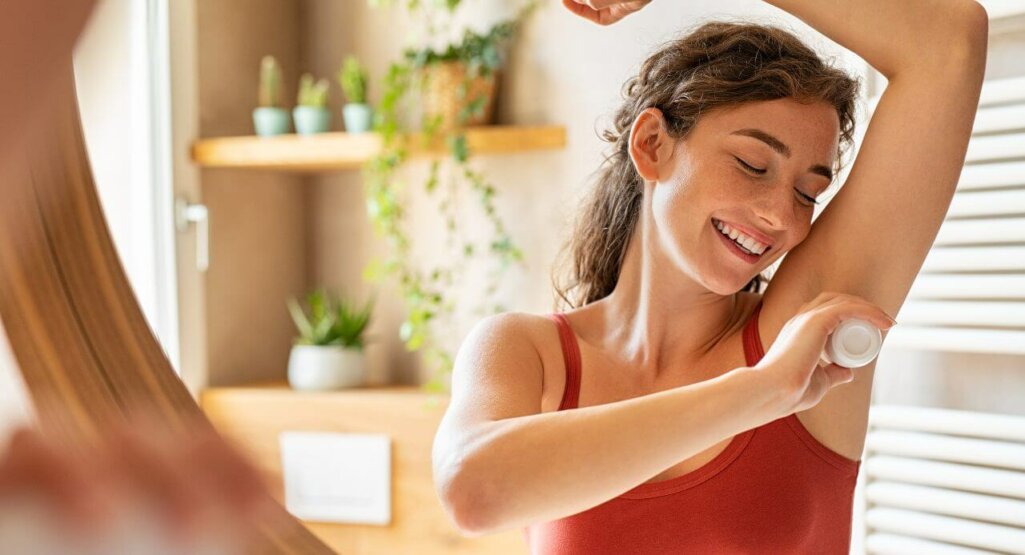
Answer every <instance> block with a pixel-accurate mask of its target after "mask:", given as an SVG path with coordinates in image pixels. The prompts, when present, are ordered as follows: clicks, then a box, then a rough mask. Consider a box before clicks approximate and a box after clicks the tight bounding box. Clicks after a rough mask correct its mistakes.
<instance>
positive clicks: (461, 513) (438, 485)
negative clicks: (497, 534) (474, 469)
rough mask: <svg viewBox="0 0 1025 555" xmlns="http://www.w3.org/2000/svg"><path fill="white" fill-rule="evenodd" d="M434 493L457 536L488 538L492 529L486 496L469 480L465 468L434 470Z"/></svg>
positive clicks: (477, 484)
mask: <svg viewBox="0 0 1025 555" xmlns="http://www.w3.org/2000/svg"><path fill="white" fill-rule="evenodd" d="M434 484H435V492H436V494H437V496H438V499H439V500H440V501H441V505H442V508H443V509H444V510H445V513H446V514H447V515H448V517H449V520H450V521H451V522H452V524H453V525H455V528H456V529H457V530H458V531H459V533H460V534H461V535H462V536H464V537H467V538H476V537H480V536H484V535H487V534H490V533H492V532H493V530H494V529H495V527H494V522H493V519H492V518H491V515H492V514H493V512H492V511H491V510H490V506H491V503H489V502H488V499H489V497H490V496H489V495H488V494H487V490H486V488H484V487H481V486H480V485H479V484H480V480H476V479H474V478H473V476H472V474H471V473H470V472H468V471H467V469H466V468H465V464H461V465H459V468H453V466H452V465H442V466H441V467H436V470H435V473H434Z"/></svg>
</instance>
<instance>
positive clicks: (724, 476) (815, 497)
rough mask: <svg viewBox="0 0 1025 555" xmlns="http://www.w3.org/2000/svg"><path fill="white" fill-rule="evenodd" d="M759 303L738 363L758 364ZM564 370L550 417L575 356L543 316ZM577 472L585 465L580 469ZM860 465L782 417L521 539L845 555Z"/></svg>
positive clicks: (597, 548) (571, 339) (562, 324)
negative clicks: (683, 467)
mask: <svg viewBox="0 0 1025 555" xmlns="http://www.w3.org/2000/svg"><path fill="white" fill-rule="evenodd" d="M760 311H761V301H760V300H759V301H758V305H757V306H756V307H755V309H754V312H753V314H752V315H751V317H750V318H749V320H748V322H747V323H746V324H745V326H744V332H743V334H744V335H743V339H744V354H745V357H746V359H747V364H748V365H750V366H753V365H754V364H756V363H757V362H758V361H759V360H761V358H762V356H764V354H765V353H764V350H763V348H762V343H761V339H760V338H759V336H758V313H759V312H760ZM551 318H552V319H553V320H555V322H556V324H557V326H558V328H559V336H560V339H561V341H562V351H563V356H564V357H565V360H566V372H567V375H566V389H565V391H564V392H563V396H562V403H561V405H560V406H559V409H558V410H566V409H573V408H576V407H577V399H578V395H579V393H580V348H579V345H578V344H577V342H576V336H575V334H574V333H573V330H572V329H571V328H570V326H569V322H568V321H567V320H566V318H565V316H564V315H562V314H552V315H551ZM584 464H586V463H584ZM860 466H861V461H860V460H852V459H848V458H847V457H844V456H842V455H840V454H839V453H837V452H835V451H833V450H831V449H829V448H828V447H826V446H825V445H823V444H822V443H820V442H819V441H818V440H817V439H815V437H814V436H812V435H811V433H809V432H808V430H807V429H806V428H805V427H804V425H803V424H801V421H800V420H798V419H797V415H796V414H791V415H789V416H786V417H784V418H780V419H778V420H775V421H773V422H769V423H768V424H764V425H762V426H759V427H757V428H754V429H751V430H747V431H745V432H742V433H740V434H737V435H735V436H734V437H733V439H732V440H731V441H730V443H729V444H728V446H727V447H726V449H725V450H723V451H722V452H721V453H720V454H719V455H717V456H716V457H715V458H714V459H712V460H711V461H710V462H708V463H707V464H705V465H703V466H701V467H700V468H698V469H696V470H694V471H691V472H689V473H687V474H684V475H682V476H677V477H675V478H670V479H668V480H661V481H657V482H654V483H642V484H640V485H638V486H636V487H635V488H633V489H631V490H629V491H627V492H626V493H624V494H622V495H620V496H618V497H615V498H613V499H610V500H609V501H606V502H605V503H602V504H601V505H598V506H595V507H592V508H590V509H587V510H585V511H583V512H580V513H577V514H574V515H570V516H567V517H564V518H560V519H558V520H554V521H551V522H542V523H536V524H533V525H530V526H528V527H526V528H524V529H523V533H524V537H525V538H526V540H527V544H528V545H529V547H530V553H531V554H533V555H556V554H557V555H600V554H606V553H608V554H617V555H619V554H630V555H655V554H658V555H667V554H674V555H676V554H681V553H688V554H689V553H695V554H700V555H716V554H720V555H726V554H728V555H738V554H742V553H743V554H770V553H771V554H792V553H794V554H797V553H799V554H805V553H808V554H815V555H824V554H833V553H836V554H845V555H846V554H847V553H848V552H849V550H850V536H851V518H852V514H851V512H852V508H853V499H854V486H855V483H856V481H857V477H858V469H859V467H860Z"/></svg>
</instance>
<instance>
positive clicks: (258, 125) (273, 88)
mask: <svg viewBox="0 0 1025 555" xmlns="http://www.w3.org/2000/svg"><path fill="white" fill-rule="evenodd" d="M259 102H260V105H259V107H257V108H256V109H255V110H253V127H254V128H255V129H256V134H257V135H260V136H263V137H268V136H272V135H281V134H284V133H288V131H289V125H288V110H285V109H284V108H283V107H281V104H280V103H281V66H280V65H278V61H277V59H276V58H274V56H264V57H263V60H261V61H260V87H259Z"/></svg>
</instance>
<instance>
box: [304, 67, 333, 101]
mask: <svg viewBox="0 0 1025 555" xmlns="http://www.w3.org/2000/svg"><path fill="white" fill-rule="evenodd" d="M329 86H330V84H329V83H328V81H327V79H320V80H318V81H316V82H314V80H313V75H311V74H309V73H304V74H303V76H302V77H301V78H300V79H299V98H298V104H299V105H300V106H313V107H315V108H323V107H325V106H327V90H328V87H329Z"/></svg>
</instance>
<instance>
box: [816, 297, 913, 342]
mask: <svg viewBox="0 0 1025 555" xmlns="http://www.w3.org/2000/svg"><path fill="white" fill-rule="evenodd" d="M807 315H808V317H811V318H815V319H816V320H819V321H820V322H822V324H823V325H825V327H826V329H825V331H826V333H831V332H832V331H833V330H834V329H835V328H836V327H837V326H839V325H840V324H841V323H842V322H843V321H844V320H846V319H849V318H860V319H863V320H866V321H868V322H869V323H871V324H873V325H875V326H876V327H878V328H880V329H882V330H887V329H890V328H891V327H893V326H894V324H896V322H897V321H896V320H894V319H893V318H892V317H891V316H890V315H889V314H887V313H886V312H885V311H884V310H883V309H881V308H879V306H877V305H875V304H873V303H871V302H869V301H867V300H865V299H863V298H861V297H857V296H854V295H848V294H844V293H839V294H835V295H833V296H831V297H830V298H828V299H827V300H824V301H822V303H821V304H820V305H818V306H817V307H815V308H812V309H810V310H808V311H807Z"/></svg>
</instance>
